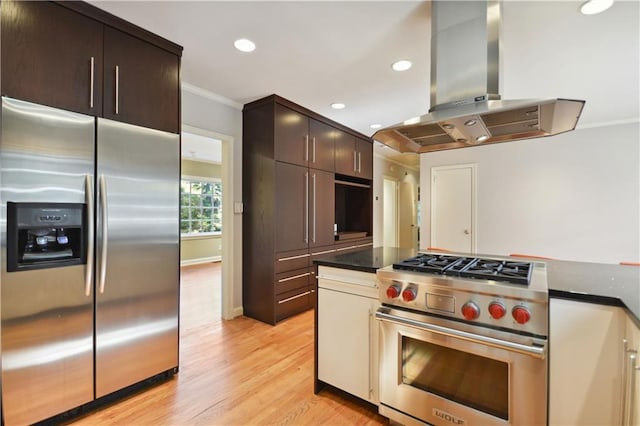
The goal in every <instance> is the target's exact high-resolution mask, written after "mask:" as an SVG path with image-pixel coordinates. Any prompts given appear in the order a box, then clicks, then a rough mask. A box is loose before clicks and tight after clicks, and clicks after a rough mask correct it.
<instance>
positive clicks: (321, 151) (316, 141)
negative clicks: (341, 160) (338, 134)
mask: <svg viewBox="0 0 640 426" xmlns="http://www.w3.org/2000/svg"><path fill="white" fill-rule="evenodd" d="M309 136H310V139H311V140H310V147H309V151H310V154H309V162H308V165H309V167H311V168H314V169H320V170H327V171H330V172H332V171H333V170H334V167H335V166H334V137H335V129H334V128H333V127H331V126H329V125H328V124H325V123H321V122H320V121H317V120H314V119H313V118H310V119H309Z"/></svg>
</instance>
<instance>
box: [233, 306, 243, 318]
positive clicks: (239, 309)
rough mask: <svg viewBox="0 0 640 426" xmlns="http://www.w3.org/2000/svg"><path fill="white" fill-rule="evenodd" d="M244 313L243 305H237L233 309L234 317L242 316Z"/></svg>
mask: <svg viewBox="0 0 640 426" xmlns="http://www.w3.org/2000/svg"><path fill="white" fill-rule="evenodd" d="M243 314H244V310H243V309H242V306H237V307H235V308H233V310H232V311H231V315H233V318H235V317H239V316H242V315H243Z"/></svg>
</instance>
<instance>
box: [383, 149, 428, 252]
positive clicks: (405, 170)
mask: <svg viewBox="0 0 640 426" xmlns="http://www.w3.org/2000/svg"><path fill="white" fill-rule="evenodd" d="M384 176H389V177H394V178H396V179H397V180H398V182H403V181H405V182H411V183H413V184H414V188H415V191H416V197H415V198H416V199H418V185H419V184H420V171H419V170H416V169H412V168H410V167H407V166H405V165H402V164H400V163H396V162H391V161H389V160H387V159H385V158H383V157H381V156H378V155H374V157H373V246H374V247H379V246H384V220H383V218H384V214H383V212H384V188H383V180H384ZM422 220H423V221H424V218H423V219H422ZM425 247H426V246H425Z"/></svg>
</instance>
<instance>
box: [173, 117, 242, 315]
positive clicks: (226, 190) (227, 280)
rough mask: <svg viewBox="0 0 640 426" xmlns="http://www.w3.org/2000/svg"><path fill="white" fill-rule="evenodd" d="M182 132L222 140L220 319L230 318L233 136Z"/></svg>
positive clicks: (193, 129) (188, 128)
mask: <svg viewBox="0 0 640 426" xmlns="http://www.w3.org/2000/svg"><path fill="white" fill-rule="evenodd" d="M182 132H187V133H192V134H194V135H199V136H205V137H208V138H213V139H218V140H220V141H222V163H221V166H222V179H221V180H222V253H221V257H222V268H221V269H222V271H221V275H222V283H221V291H222V295H221V296H222V297H221V302H222V306H221V308H222V309H221V313H222V319H225V320H227V319H232V318H234V317H235V316H237V315H238V313H235V312H234V306H233V291H234V289H233V283H234V282H235V279H234V278H235V277H234V273H235V272H234V271H235V267H234V259H233V252H234V244H235V243H234V240H235V238H233V236H234V235H235V230H234V229H233V222H234V203H233V194H234V189H233V164H234V162H233V137H232V136H229V135H224V134H222V133H217V132H213V131H211V130H205V129H202V128H199V127H194V126H189V125H187V124H182V129H181V133H182Z"/></svg>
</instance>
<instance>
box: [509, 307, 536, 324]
mask: <svg viewBox="0 0 640 426" xmlns="http://www.w3.org/2000/svg"><path fill="white" fill-rule="evenodd" d="M511 315H513V319H514V320H516V322H517V323H518V324H526V323H528V322H529V320H530V319H531V312H529V310H528V309H527V308H525V307H524V306H516V307H514V308H513V310H512V311H511Z"/></svg>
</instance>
